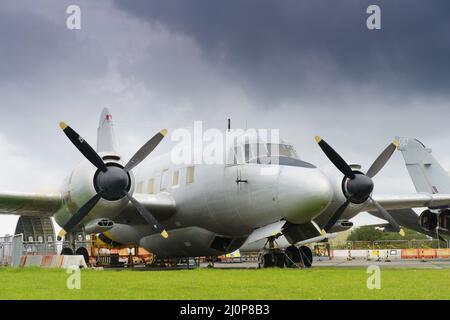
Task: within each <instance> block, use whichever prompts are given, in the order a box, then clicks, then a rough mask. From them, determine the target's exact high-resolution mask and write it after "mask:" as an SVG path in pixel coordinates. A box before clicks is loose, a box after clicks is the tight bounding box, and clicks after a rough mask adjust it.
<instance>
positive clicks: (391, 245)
mask: <svg viewBox="0 0 450 320" xmlns="http://www.w3.org/2000/svg"><path fill="white" fill-rule="evenodd" d="M330 248H331V249H333V250H379V249H440V248H450V242H449V240H440V241H439V240H436V239H433V240H428V239H421V240H376V241H340V242H333V241H332V242H330Z"/></svg>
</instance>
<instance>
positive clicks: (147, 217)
mask: <svg viewBox="0 0 450 320" xmlns="http://www.w3.org/2000/svg"><path fill="white" fill-rule="evenodd" d="M127 197H128V199H129V200H130V201H131V203H132V204H133V205H134V207H135V208H136V209H137V211H138V212H139V213H140V215H141V216H142V217H143V218H144V219H145V221H147V222H148V223H149V224H150V225H151V226H152V228H153V230H154V231H156V232H158V233H160V234H161V236H162V237H163V238H164V239H167V237H168V236H169V235H168V234H167V231H166V230H165V229H164V227H163V226H162V225H161V224H160V223H159V222H158V221H157V220H156V219H155V217H154V216H153V215H152V214H151V213H150V212H149V211H148V210H147V209H146V208H145V207H144V206H143V205H142V204H141V203H140V202H139V201H137V200H136V199H135V198H133V196H131V195H130V194H129V193H128V194H127Z"/></svg>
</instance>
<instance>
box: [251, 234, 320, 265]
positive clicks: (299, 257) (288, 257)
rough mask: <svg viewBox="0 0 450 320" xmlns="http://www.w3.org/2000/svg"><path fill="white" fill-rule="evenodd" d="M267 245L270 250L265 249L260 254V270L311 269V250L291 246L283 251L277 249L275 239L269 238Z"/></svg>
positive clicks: (304, 247)
mask: <svg viewBox="0 0 450 320" xmlns="http://www.w3.org/2000/svg"><path fill="white" fill-rule="evenodd" d="M267 243H268V245H269V246H268V248H267V247H264V249H263V250H262V251H261V252H260V253H259V257H258V268H273V267H276V268H284V267H287V268H311V266H312V261H313V254H312V251H311V249H310V248H308V247H306V246H301V247H300V248H297V247H296V246H294V245H291V246H289V247H288V248H286V249H285V250H284V251H283V250H282V249H279V248H275V239H274V238H269V240H268V241H267ZM266 246H267V244H266Z"/></svg>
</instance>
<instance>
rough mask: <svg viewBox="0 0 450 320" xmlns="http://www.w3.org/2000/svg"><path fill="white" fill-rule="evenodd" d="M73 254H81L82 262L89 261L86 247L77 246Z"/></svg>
mask: <svg viewBox="0 0 450 320" xmlns="http://www.w3.org/2000/svg"><path fill="white" fill-rule="evenodd" d="M75 254H76V255H79V256H83V258H84V262H86V264H88V263H89V252H88V251H87V249H86V248H84V247H81V248H78V249H77V251H76V252H75Z"/></svg>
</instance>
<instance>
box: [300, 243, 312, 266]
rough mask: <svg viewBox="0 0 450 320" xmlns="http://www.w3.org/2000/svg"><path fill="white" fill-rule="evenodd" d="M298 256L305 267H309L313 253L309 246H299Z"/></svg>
mask: <svg viewBox="0 0 450 320" xmlns="http://www.w3.org/2000/svg"><path fill="white" fill-rule="evenodd" d="M300 256H301V259H302V262H303V265H304V266H305V268H311V266H312V263H313V254H312V251H311V249H310V248H309V247H306V246H301V247H300Z"/></svg>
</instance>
